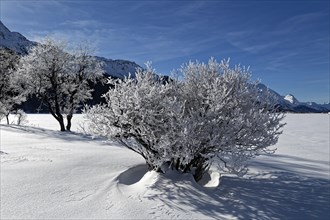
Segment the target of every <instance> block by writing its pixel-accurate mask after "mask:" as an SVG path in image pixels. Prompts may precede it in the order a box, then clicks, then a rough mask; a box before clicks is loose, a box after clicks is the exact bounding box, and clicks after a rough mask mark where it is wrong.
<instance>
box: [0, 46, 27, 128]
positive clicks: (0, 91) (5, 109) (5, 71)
mask: <svg viewBox="0 0 330 220" xmlns="http://www.w3.org/2000/svg"><path fill="white" fill-rule="evenodd" d="M18 61H19V56H18V55H17V54H16V53H15V52H14V51H12V50H9V49H6V48H0V119H2V118H3V117H6V120H7V124H9V114H10V113H12V112H13V111H14V110H15V109H16V108H17V105H19V104H21V103H22V102H23V101H25V92H24V91H20V90H18V89H17V87H16V85H15V84H14V82H13V73H14V71H15V69H16V66H17V64H18Z"/></svg>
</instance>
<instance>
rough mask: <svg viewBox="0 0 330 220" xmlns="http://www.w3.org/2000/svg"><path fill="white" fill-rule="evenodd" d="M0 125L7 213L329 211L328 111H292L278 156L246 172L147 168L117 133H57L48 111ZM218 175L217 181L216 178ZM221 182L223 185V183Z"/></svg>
mask: <svg viewBox="0 0 330 220" xmlns="http://www.w3.org/2000/svg"><path fill="white" fill-rule="evenodd" d="M27 119H28V120H29V124H27V125H26V126H14V125H10V126H7V125H4V121H2V125H0V144H1V148H0V151H1V155H0V156H1V163H0V165H1V173H0V174H1V175H0V177H1V210H0V213H1V214H0V218H1V219H329V218H330V213H329V208H330V191H329V188H330V185H329V183H330V177H329V161H330V159H329V153H330V152H329V120H330V116H329V115H327V114H289V115H287V117H286V119H285V121H286V122H287V126H286V127H285V128H284V133H283V135H282V136H281V137H280V140H279V142H278V143H277V145H276V146H274V148H277V151H276V153H275V154H274V155H271V156H259V157H257V158H255V159H254V160H253V161H251V166H250V171H249V173H248V174H247V175H246V176H245V177H244V178H238V177H235V176H231V175H223V174H222V175H221V177H220V179H219V178H218V177H219V176H220V174H219V173H217V172H210V174H209V175H210V176H209V177H208V178H205V179H204V184H206V185H205V186H207V187H203V186H201V184H197V183H196V182H195V181H194V180H193V178H192V176H190V175H188V174H184V175H180V174H178V173H176V172H175V171H171V172H169V173H167V174H166V175H161V174H158V173H156V172H153V171H151V172H147V168H146V166H145V165H144V161H143V159H142V158H141V157H140V156H139V155H137V154H135V153H134V152H132V151H130V150H128V149H126V148H124V147H122V146H120V145H118V144H116V143H113V142H111V141H106V140H103V139H100V138H92V137H88V136H85V135H83V134H81V133H79V132H78V130H79V123H80V122H81V121H82V118H81V115H74V117H73V128H72V130H73V131H74V132H72V133H67V132H64V133H63V132H59V131H58V129H59V126H58V124H57V122H56V121H55V119H53V118H52V117H51V116H50V115H47V114H45V115H37V114H36V115H28V118H27ZM218 184H219V185H218ZM217 185H218V186H217Z"/></svg>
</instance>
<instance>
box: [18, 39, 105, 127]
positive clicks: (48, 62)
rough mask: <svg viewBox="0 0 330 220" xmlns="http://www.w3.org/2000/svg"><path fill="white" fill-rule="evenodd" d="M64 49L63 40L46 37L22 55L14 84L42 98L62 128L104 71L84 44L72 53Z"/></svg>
mask: <svg viewBox="0 0 330 220" xmlns="http://www.w3.org/2000/svg"><path fill="white" fill-rule="evenodd" d="M66 48H67V47H66V44H64V43H63V42H57V41H55V40H52V39H46V40H44V41H43V42H42V43H40V44H38V45H37V46H35V47H33V48H32V49H31V50H30V52H29V54H28V55H26V56H24V57H22V58H21V60H20V62H19V67H18V69H17V71H16V80H17V81H16V83H17V84H19V85H20V86H21V89H22V90H26V91H28V93H29V94H34V95H36V96H37V97H38V98H39V99H40V100H41V102H42V103H43V104H44V105H45V106H46V107H47V108H48V110H49V112H50V113H51V114H52V116H53V117H54V118H55V119H56V120H57V121H58V122H59V124H60V129H61V131H65V130H70V129H71V119H72V115H73V113H74V112H75V110H77V108H79V107H80V106H81V103H82V102H83V101H85V100H87V99H90V98H91V94H92V91H93V90H92V89H91V88H90V86H89V83H90V82H95V80H96V78H97V77H98V76H100V75H101V74H102V72H103V70H102V69H101V64H100V63H99V62H98V61H97V60H96V59H95V58H93V57H92V56H90V55H89V54H88V52H89V51H88V50H87V49H86V47H80V48H79V49H78V50H75V51H74V52H73V53H69V52H68V51H67V50H66ZM64 116H66V118H67V125H66V126H65V124H64Z"/></svg>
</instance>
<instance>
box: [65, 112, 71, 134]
mask: <svg viewBox="0 0 330 220" xmlns="http://www.w3.org/2000/svg"><path fill="white" fill-rule="evenodd" d="M66 119H67V121H68V122H67V125H66V130H67V131H70V130H71V119H72V114H68V115H67V116H66Z"/></svg>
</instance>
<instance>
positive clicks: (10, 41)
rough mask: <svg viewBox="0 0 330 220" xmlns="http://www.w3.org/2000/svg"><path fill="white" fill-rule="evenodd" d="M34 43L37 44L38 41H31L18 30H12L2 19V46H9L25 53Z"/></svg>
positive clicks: (0, 24) (0, 26)
mask: <svg viewBox="0 0 330 220" xmlns="http://www.w3.org/2000/svg"><path fill="white" fill-rule="evenodd" d="M34 45H36V42H32V41H29V40H28V39H26V38H25V37H24V36H23V35H21V34H20V33H18V32H11V31H10V30H9V29H8V28H7V27H6V26H5V25H4V24H3V23H2V22H1V21H0V47H3V48H8V49H11V50H13V51H15V52H16V53H18V54H21V55H25V54H27V53H28V49H29V48H30V47H32V46H34Z"/></svg>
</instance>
